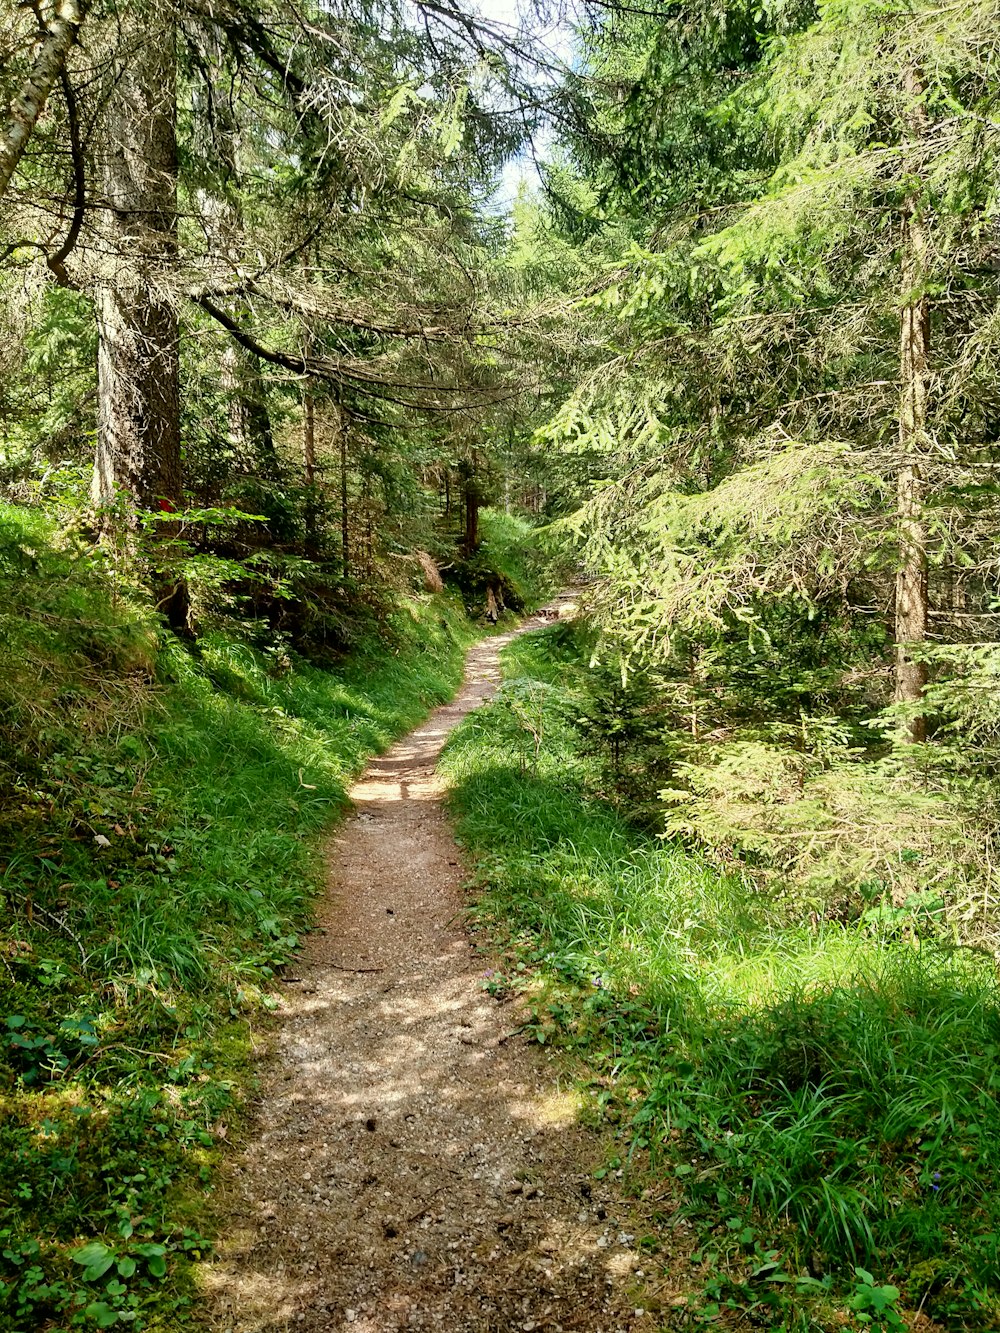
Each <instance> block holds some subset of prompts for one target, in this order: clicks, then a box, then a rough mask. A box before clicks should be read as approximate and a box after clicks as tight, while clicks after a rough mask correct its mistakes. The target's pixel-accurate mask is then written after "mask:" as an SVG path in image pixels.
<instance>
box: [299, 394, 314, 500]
mask: <svg viewBox="0 0 1000 1333" xmlns="http://www.w3.org/2000/svg"><path fill="white" fill-rule="evenodd" d="M302 480H303V481H304V482H305V484H306V485H307V486H315V485H316V403H315V400H314V398H313V394H312V388H311V386H310V385H309V384H304V385H303V386H302Z"/></svg>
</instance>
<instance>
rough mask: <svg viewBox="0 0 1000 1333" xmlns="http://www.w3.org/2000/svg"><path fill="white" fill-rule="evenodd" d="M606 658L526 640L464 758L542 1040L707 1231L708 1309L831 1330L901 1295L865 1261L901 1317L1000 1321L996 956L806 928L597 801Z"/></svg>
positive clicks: (505, 932) (477, 841) (808, 924)
mask: <svg viewBox="0 0 1000 1333" xmlns="http://www.w3.org/2000/svg"><path fill="white" fill-rule="evenodd" d="M585 670H586V668H585V667H584V665H583V662H582V661H581V658H580V653H579V649H578V648H577V646H576V644H575V641H574V639H573V636H572V635H571V634H569V633H568V632H567V631H566V629H565V628H563V627H560V628H556V629H552V630H545V631H541V632H539V633H536V634H532V635H529V636H525V637H524V638H522V639H521V640H519V641H517V642H516V643H515V644H513V645H512V646H511V647H510V648H509V649H508V650H507V651H506V654H505V675H506V681H507V683H506V685H505V689H504V691H503V693H502V694H501V696H500V698H499V699H498V701H497V702H496V703H495V704H494V705H492V706H491V707H490V708H488V709H486V710H483V711H481V712H480V713H478V714H476V715H474V716H473V717H471V718H470V719H468V720H467V721H466V722H465V723H464V724H463V727H462V728H461V729H460V731H459V732H458V733H457V735H456V736H455V737H454V738H453V740H452V741H451V743H450V744H449V746H448V749H447V751H446V755H445V765H446V770H447V772H448V775H449V780H450V782H451V784H452V801H453V805H454V809H455V812H456V814H457V816H458V820H459V826H460V830H461V835H462V837H463V839H464V840H465V841H466V843H467V844H468V845H469V846H470V847H471V848H472V849H473V850H474V851H475V853H476V855H477V858H478V867H479V869H478V877H477V878H478V882H479V883H480V886H481V888H480V892H479V894H478V896H477V905H476V908H475V911H476V914H477V918H478V920H479V921H480V922H481V923H482V924H483V926H484V927H485V928H486V929H488V930H489V932H490V933H491V934H492V935H493V936H494V937H496V938H498V939H499V940H500V941H502V942H503V943H504V944H505V945H506V947H507V948H508V950H509V953H510V959H511V968H510V971H511V974H512V975H519V973H518V965H521V966H524V965H527V969H528V975H529V976H530V982H529V983H528V991H529V995H530V997H531V1005H532V1011H533V1015H534V1017H533V1021H532V1025H531V1031H532V1032H533V1033H534V1035H535V1036H536V1037H537V1039H538V1040H540V1041H545V1042H549V1043H556V1044H559V1045H562V1046H565V1047H567V1048H569V1049H571V1050H572V1051H574V1052H575V1053H577V1054H578V1055H580V1056H582V1058H583V1059H584V1061H585V1062H586V1064H587V1066H588V1067H589V1070H590V1074H589V1077H591V1078H592V1080H593V1085H592V1086H593V1088H594V1091H595V1099H596V1102H597V1103H598V1104H599V1105H600V1106H601V1107H603V1108H604V1111H605V1112H606V1113H607V1114H609V1115H610V1116H611V1118H612V1120H614V1121H616V1122H617V1123H618V1124H619V1131H618V1132H619V1134H620V1136H621V1139H622V1143H621V1147H620V1149H619V1156H620V1158H621V1160H622V1162H624V1163H626V1164H628V1163H631V1166H632V1169H633V1171H634V1173H635V1176H636V1179H637V1181H638V1182H639V1183H645V1176H646V1173H648V1172H650V1171H652V1172H653V1173H655V1175H656V1176H657V1177H660V1178H666V1179H669V1180H670V1181H671V1182H673V1186H674V1187H675V1188H676V1190H677V1191H678V1192H679V1193H680V1196H681V1199H682V1208H683V1210H684V1211H685V1212H686V1214H687V1216H688V1217H689V1219H690V1220H691V1221H692V1222H693V1224H694V1225H695V1227H696V1229H697V1234H698V1236H699V1244H700V1246H701V1251H700V1260H701V1267H700V1268H699V1270H698V1271H699V1272H700V1273H701V1275H702V1276H701V1282H702V1285H701V1286H698V1285H697V1284H696V1289H693V1290H692V1296H691V1300H692V1306H693V1309H694V1310H699V1311H700V1314H699V1315H698V1316H697V1317H698V1318H703V1319H705V1320H711V1319H714V1318H715V1317H716V1316H718V1318H720V1319H724V1318H725V1317H726V1315H727V1310H728V1311H731V1312H732V1315H731V1317H732V1318H736V1316H737V1314H738V1313H739V1312H742V1314H743V1317H747V1318H751V1319H752V1320H756V1321H758V1322H759V1326H762V1327H769V1328H775V1329H781V1328H788V1329H792V1328H801V1329H805V1328H815V1329H821V1328H828V1327H830V1326H831V1322H830V1321H836V1319H837V1318H838V1316H837V1315H836V1314H834V1313H832V1311H833V1309H834V1307H839V1308H840V1310H841V1311H843V1310H844V1307H845V1304H846V1303H847V1302H848V1301H854V1302H855V1303H856V1305H857V1308H858V1310H859V1311H860V1312H862V1313H864V1312H866V1311H865V1309H864V1307H865V1304H866V1302H868V1304H869V1309H868V1311H867V1312H868V1313H870V1312H871V1301H872V1300H873V1299H875V1300H876V1304H877V1302H878V1300H881V1299H883V1298H882V1297H878V1298H872V1297H871V1294H870V1293H871V1290H872V1288H870V1286H869V1284H868V1283H867V1281H866V1279H865V1278H863V1277H859V1276H857V1274H856V1273H855V1269H856V1268H859V1269H863V1270H865V1271H867V1272H870V1274H871V1275H873V1276H874V1278H875V1288H876V1289H880V1288H879V1284H880V1283H885V1284H886V1285H887V1286H888V1285H890V1284H893V1285H895V1286H896V1287H897V1288H898V1289H899V1294H898V1296H897V1297H891V1296H890V1297H885V1299H886V1300H887V1301H888V1308H889V1310H890V1313H892V1312H893V1311H894V1310H895V1306H896V1305H897V1304H899V1305H900V1306H901V1307H905V1308H910V1309H917V1308H923V1309H924V1310H925V1311H927V1312H928V1313H931V1314H932V1315H933V1316H934V1317H935V1318H936V1319H937V1320H939V1321H940V1322H941V1323H942V1324H943V1325H944V1326H945V1327H947V1328H951V1329H970V1330H971V1329H986V1328H995V1327H998V1326H1000V1303H998V1298H997V1287H996V1282H997V1275H998V1273H1000V1065H998V1055H1000V991H998V987H997V979H996V975H995V971H994V967H993V964H992V960H990V959H988V958H986V957H984V956H983V955H981V954H978V953H975V952H972V951H969V950H956V949H955V948H953V947H947V944H946V942H945V941H944V940H942V939H941V938H940V937H930V938H924V939H920V938H919V937H918V936H917V935H916V934H915V933H913V932H912V931H911V932H910V933H908V934H900V933H899V932H898V931H897V932H896V933H895V934H894V933H892V931H889V930H881V929H880V928H877V927H876V926H875V925H873V924H871V922H867V923H860V924H854V925H844V924H840V923H837V922H835V921H828V920H822V919H815V918H813V919H812V920H805V921H802V920H797V919H795V918H794V916H791V915H790V910H789V905H788V902H786V901H783V900H782V898H781V897H780V896H778V895H777V894H768V893H764V892H762V891H761V890H760V888H759V886H757V885H755V884H753V883H752V882H750V881H749V880H748V879H744V878H742V877H740V876H738V875H736V874H732V875H724V874H720V873H719V872H718V871H717V870H716V869H714V868H712V867H711V866H709V865H708V864H707V863H706V862H704V861H703V860H701V859H700V858H699V857H698V855H697V854H696V853H695V852H693V851H692V850H690V849H687V848H685V847H684V846H682V845H681V844H679V843H676V842H668V841H666V840H663V839H659V838H656V837H652V836H649V835H648V834H644V833H642V832H640V831H637V829H636V828H634V827H632V826H630V825H629V824H628V823H626V822H625V821H624V820H623V819H622V818H621V817H620V816H619V815H618V814H616V813H615V812H614V811H613V810H612V809H611V808H610V807H609V806H607V805H606V804H604V803H603V802H602V801H600V800H598V799H596V798H595V796H594V795H593V794H592V793H593V792H594V791H595V790H596V789H598V787H599V785H600V780H601V775H600V774H599V773H598V772H597V769H596V766H595V764H594V761H593V760H591V759H588V758H586V757H584V753H583V752H584V751H585V750H586V749H587V747H586V745H584V744H583V743H582V738H581V735H580V733H579V731H578V730H577V728H576V726H575V725H574V718H577V717H579V715H580V704H579V699H580V695H579V693H578V687H579V686H580V683H581V678H582V673H583V672H584V671H585ZM539 739H540V744H539ZM536 747H537V749H536ZM520 975H523V974H520ZM490 984H491V986H493V987H494V988H497V987H501V986H505V985H507V984H513V983H509V982H508V978H507V977H505V976H497V977H495V978H493V979H492V980H491V983H490ZM755 1271H756V1272H757V1277H756V1279H754V1278H753V1277H752V1274H753V1273H754V1272H755ZM862 1322H863V1321H862ZM883 1322H884V1326H885V1327H893V1326H894V1325H893V1324H892V1323H891V1321H890V1318H889V1315H885V1316H883ZM859 1326H860V1325H859ZM869 1326H871V1325H869ZM875 1326H876V1327H878V1326H879V1325H878V1324H876V1325H875Z"/></svg>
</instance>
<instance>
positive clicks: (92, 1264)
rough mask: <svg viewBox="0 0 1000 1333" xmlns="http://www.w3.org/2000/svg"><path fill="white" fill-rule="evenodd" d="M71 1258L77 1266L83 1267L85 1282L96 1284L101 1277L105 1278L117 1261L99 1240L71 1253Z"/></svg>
mask: <svg viewBox="0 0 1000 1333" xmlns="http://www.w3.org/2000/svg"><path fill="white" fill-rule="evenodd" d="M70 1258H71V1259H72V1260H73V1262H74V1263H75V1264H80V1265H81V1266H82V1267H83V1280H84V1282H96V1281H97V1279H98V1278H99V1277H103V1276H104V1274H105V1273H106V1272H107V1271H108V1269H109V1268H110V1267H111V1265H112V1264H113V1263H114V1261H115V1256H114V1254H113V1253H112V1251H111V1250H109V1249H108V1247H107V1246H106V1245H102V1244H101V1242H100V1241H99V1240H92V1241H91V1242H90V1243H89V1244H88V1245H83V1246H81V1247H80V1249H78V1250H73V1251H72V1252H71V1253H70Z"/></svg>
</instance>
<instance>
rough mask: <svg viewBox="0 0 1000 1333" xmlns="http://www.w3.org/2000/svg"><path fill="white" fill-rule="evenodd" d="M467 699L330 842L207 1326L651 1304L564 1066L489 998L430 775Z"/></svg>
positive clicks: (539, 1323) (627, 1209)
mask: <svg viewBox="0 0 1000 1333" xmlns="http://www.w3.org/2000/svg"><path fill="white" fill-rule="evenodd" d="M558 609H559V604H558V602H557V603H555V604H553V605H552V606H551V607H550V608H546V611H545V612H543V613H540V615H539V616H537V617H535V618H533V619H531V620H529V621H527V622H525V623H524V624H523V625H522V626H520V628H519V629H518V630H515V631H513V632H512V633H509V634H506V635H498V636H495V637H493V638H491V639H488V640H486V641H484V642H482V643H480V644H478V645H477V646H476V647H474V648H473V649H472V650H471V652H470V654H469V658H468V662H467V668H466V675H465V683H464V686H463V688H462V690H461V692H460V694H459V695H458V696H457V698H456V699H455V700H454V702H452V703H451V704H449V705H446V706H445V707H442V708H439V709H438V710H437V711H436V712H435V713H434V714H433V715H432V716H431V717H430V718H429V719H428V721H427V722H426V723H425V724H424V725H423V726H421V727H419V728H418V729H417V730H416V731H414V732H413V733H411V735H410V736H408V737H407V738H405V739H404V740H402V741H400V742H399V743H398V744H396V745H395V746H394V747H393V748H392V749H391V750H390V751H389V752H388V753H387V754H385V755H383V756H382V757H381V758H379V759H377V760H375V761H374V762H373V763H372V764H371V765H370V767H369V768H368V770H367V771H366V772H365V774H364V775H363V777H362V778H361V779H360V781H359V782H358V783H357V784H356V785H355V787H354V788H353V790H352V792H351V796H352V800H353V802H354V809H353V813H352V814H351V815H350V816H349V817H348V819H347V820H346V821H345V823H343V824H342V825H340V826H339V828H338V829H337V831H336V832H335V833H334V835H333V836H332V838H331V840H330V843H329V847H328V851H327V861H328V881H327V882H328V889H327V893H326V896H325V898H324V900H323V901H322V902H321V903H320V905H319V909H318V918H317V919H318V926H319V928H318V930H317V931H316V932H315V933H314V934H313V936H312V937H311V940H310V942H309V944H308V945H307V946H306V947H305V949H304V950H303V952H302V954H301V956H300V958H299V960H298V962H297V964H296V965H295V967H294V969H293V970H290V971H289V974H288V975H287V976H286V977H285V982H286V986H285V989H286V990H287V999H286V1001H285V1003H284V1004H283V1006H282V1010H281V1013H280V1016H279V1019H278V1024H277V1029H276V1032H275V1034H274V1040H273V1041H272V1042H271V1044H270V1047H269V1049H268V1052H267V1053H266V1055H265V1057H264V1059H263V1062H262V1074H261V1081H262V1090H261V1097H260V1102H259V1105H258V1107H257V1111H256V1114H255V1116H254V1121H253V1126H252V1129H251V1133H250V1137H249V1140H248V1141H247V1142H246V1144H245V1146H244V1147H243V1148H242V1149H241V1151H240V1152H239V1154H238V1156H236V1157H235V1159H234V1161H233V1162H232V1164H231V1166H230V1168H229V1170H228V1172H227V1174H226V1177H225V1179H224V1180H223V1181H222V1182H221V1183H220V1187H219V1188H220V1194H219V1199H218V1204H219V1208H220V1211H221V1213H222V1216H223V1219H224V1222H223V1230H224V1231H225V1232H227V1233H228V1239H226V1240H224V1241H223V1242H221V1243H220V1245H219V1248H218V1251H217V1256H218V1257H217V1261H216V1262H215V1264H214V1265H213V1266H212V1267H211V1268H210V1269H209V1270H208V1276H207V1280H206V1298H207V1309H206V1317H207V1319H208V1320H209V1322H210V1325H211V1327H213V1328H215V1329H218V1330H231V1333H278V1331H279V1330H282V1331H284V1330H292V1329H296V1330H303V1333H321V1331H322V1333H333V1331H334V1330H338V1331H339V1330H341V1329H345V1330H346V1329H350V1330H352V1333H382V1331H383V1330H397V1329H414V1328H417V1329H435V1330H446V1331H447V1333H461V1331H462V1330H475V1331H476V1333H487V1330H490V1331H495V1333H507V1330H525V1331H530V1330H533V1329H537V1330H539V1333H541V1330H545V1331H546V1333H559V1331H560V1330H566V1331H567V1333H568V1331H569V1330H585V1331H586V1333H619V1330H639V1329H652V1328H653V1326H654V1322H655V1321H654V1320H653V1319H652V1318H651V1317H650V1315H649V1314H647V1313H646V1312H645V1311H644V1310H643V1309H642V1308H640V1306H641V1292H642V1290H643V1286H644V1280H643V1279H644V1273H643V1269H642V1263H643V1261H642V1254H641V1251H640V1248H639V1247H638V1245H637V1236H636V1231H637V1230H639V1229H640V1227H639V1225H638V1223H637V1222H636V1216H637V1214H636V1212H635V1206H634V1205H633V1204H632V1203H630V1201H628V1200H626V1199H623V1198H622V1197H620V1195H619V1194H618V1193H616V1190H615V1187H614V1177H613V1175H612V1176H610V1177H605V1178H602V1179H600V1180H597V1179H594V1177H593V1174H592V1173H593V1169H594V1168H595V1166H596V1165H598V1163H599V1161H600V1159H601V1154H602V1144H601V1142H600V1140H599V1139H598V1138H597V1137H596V1136H595V1134H594V1133H593V1132H591V1131H589V1130H587V1129H586V1128H584V1127H582V1126H581V1125H580V1124H579V1102H578V1100H577V1097H576V1096H575V1094H574V1091H573V1088H572V1080H571V1078H570V1077H569V1075H568V1073H567V1071H566V1067H565V1057H553V1056H550V1055H549V1054H548V1053H547V1052H545V1051H543V1050H542V1049H540V1048H539V1047H537V1046H532V1045H529V1043H528V1042H527V1040H526V1039H525V1038H524V1037H522V1036H520V1035H519V1024H520V1017H519V1015H518V1014H517V1013H514V1012H513V1011H512V1007H511V1006H505V1005H503V1004H499V1003H498V1002H497V1001H496V1000H495V999H494V998H492V997H491V996H490V995H489V994H488V993H487V989H486V985H485V977H484V967H485V968H487V969H488V963H489V960H488V959H487V958H486V957H485V956H484V955H482V954H480V953H478V952H477V950H476V948H475V947H474V945H473V943H472V941H471V940H470V937H469V935H468V934H467V933H466V931H465V929H464V926H463V910H462V909H463V905H464V900H463V889H462V885H463V879H464V878H465V873H466V872H465V870H464V868H463V865H462V862H461V859H460V852H459V850H458V847H457V845H456V842H455V839H454V835H453V832H452V829H451V827H450V824H449V821H448V818H447V815H446V813H445V810H444V807H443V804H442V795H443V793H442V784H441V782H440V780H439V779H438V778H437V777H436V776H435V762H436V760H437V757H438V755H439V753H440V750H441V748H442V746H443V744H444V742H445V740H446V738H447V736H448V734H449V732H450V731H451V730H452V729H453V728H454V727H455V726H456V725H457V724H458V723H459V722H460V721H461V719H462V718H463V717H464V716H465V715H466V714H467V713H469V712H470V711H471V710H473V709H475V708H477V707H479V706H480V705H481V704H482V703H484V702H485V701H486V700H488V699H489V697H490V696H491V694H492V693H493V691H494V689H495V685H496V682H497V680H498V676H499V671H498V657H499V653H500V650H501V649H502V648H503V647H504V646H505V644H507V643H508V642H510V639H511V638H512V637H513V636H514V634H517V633H520V632H524V631H525V630H529V629H533V628H537V627H538V626H539V625H540V624H542V623H544V621H545V619H546V617H550V616H552V615H553V614H558Z"/></svg>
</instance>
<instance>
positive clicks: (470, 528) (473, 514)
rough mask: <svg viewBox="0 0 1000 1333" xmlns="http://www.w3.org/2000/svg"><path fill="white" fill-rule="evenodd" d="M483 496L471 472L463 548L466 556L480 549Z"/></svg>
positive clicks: (466, 502)
mask: <svg viewBox="0 0 1000 1333" xmlns="http://www.w3.org/2000/svg"><path fill="white" fill-rule="evenodd" d="M480 504H481V495H480V490H479V483H478V481H477V480H476V477H475V474H474V473H472V472H470V473H469V475H468V476H467V477H466V479H465V539H464V541H463V547H464V550H465V554H466V555H473V554H474V553H475V552H476V551H477V550H478V549H479V509H480Z"/></svg>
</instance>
